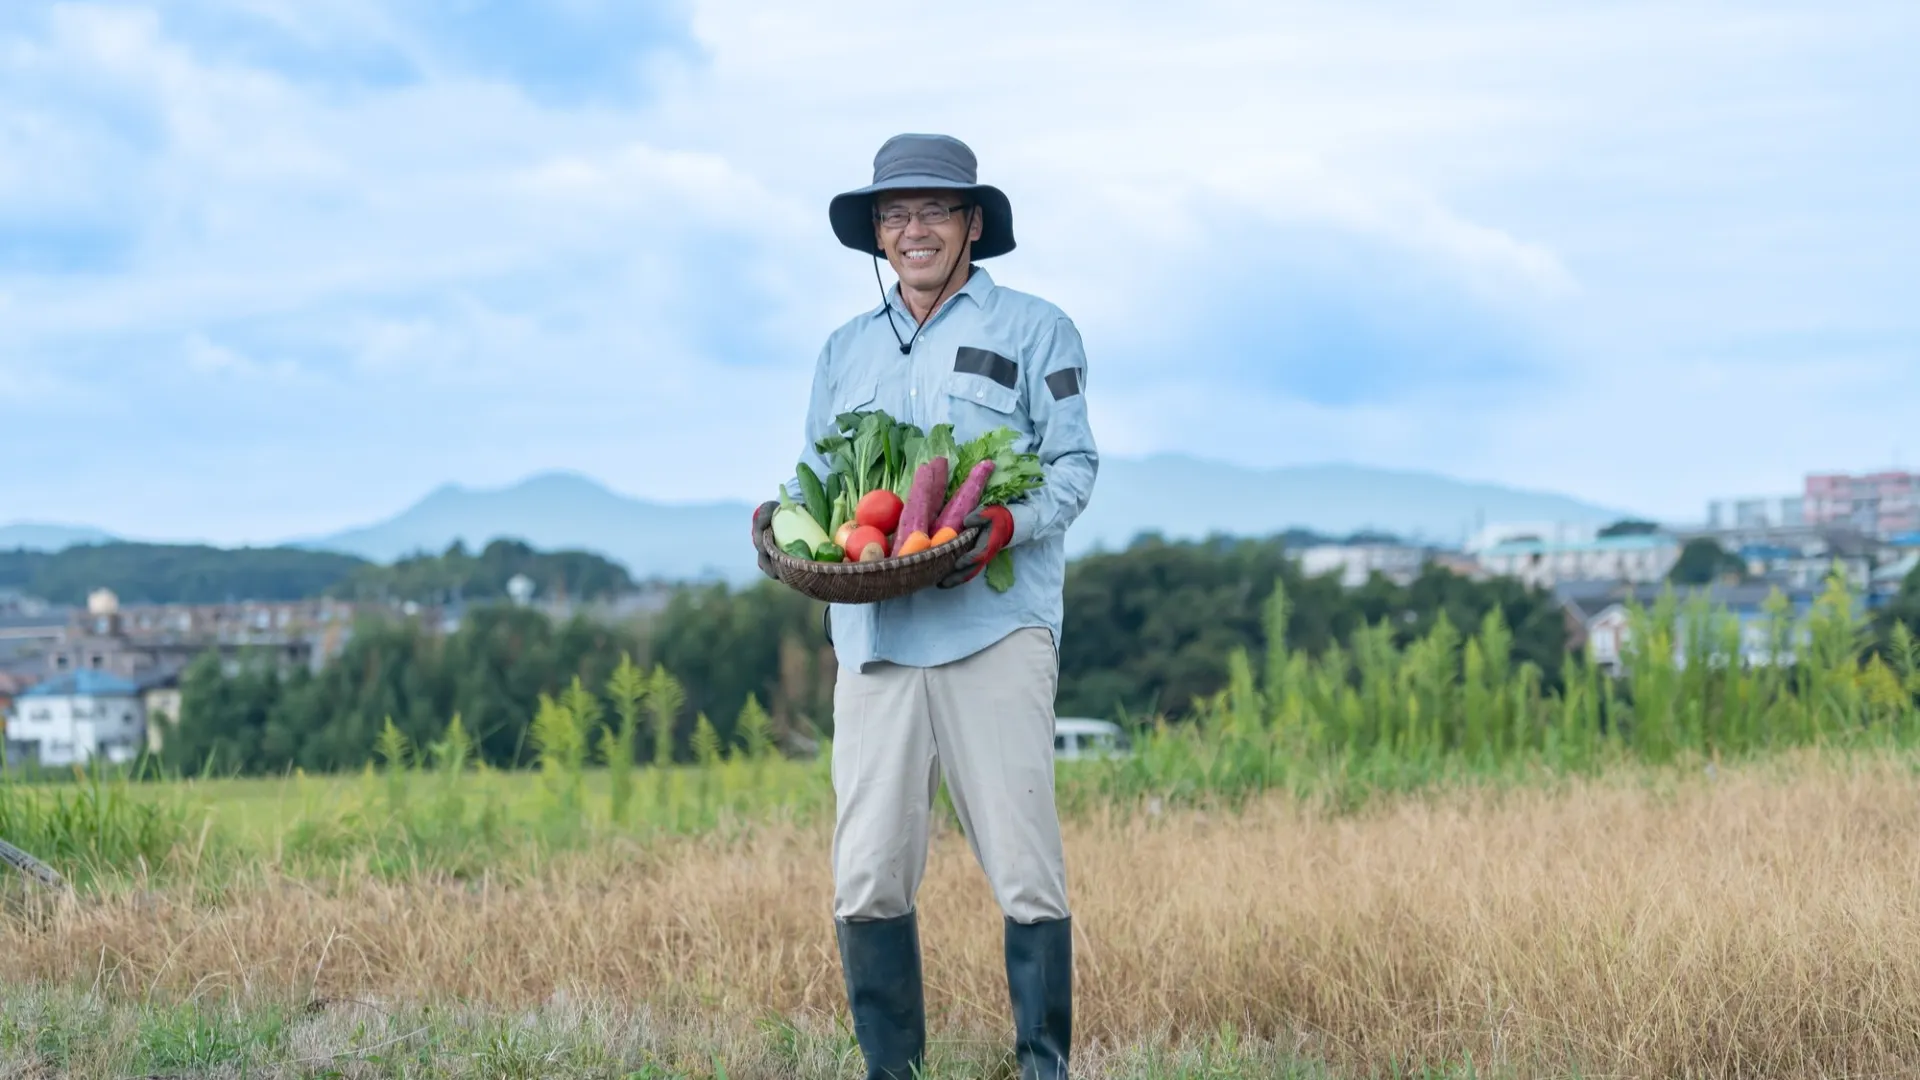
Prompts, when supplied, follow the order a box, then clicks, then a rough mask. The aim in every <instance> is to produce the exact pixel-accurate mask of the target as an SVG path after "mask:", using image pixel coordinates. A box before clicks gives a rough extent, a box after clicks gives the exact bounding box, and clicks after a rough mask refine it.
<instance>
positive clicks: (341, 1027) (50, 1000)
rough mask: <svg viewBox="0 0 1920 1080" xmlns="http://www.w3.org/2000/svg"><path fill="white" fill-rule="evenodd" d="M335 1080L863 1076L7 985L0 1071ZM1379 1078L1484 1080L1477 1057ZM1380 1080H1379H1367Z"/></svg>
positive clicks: (1089, 1057) (702, 1042)
mask: <svg viewBox="0 0 1920 1080" xmlns="http://www.w3.org/2000/svg"><path fill="white" fill-rule="evenodd" d="M1006 1041H1007V1036H1004V1035H1003V1034H1002V1033H998V1032H974V1033H966V1034H961V1035H953V1034H948V1033H944V1032H942V1031H941V1030H939V1028H938V1027H937V1026H936V1029H935V1032H934V1036H933V1038H932V1039H931V1042H930V1045H929V1048H928V1071H927V1080H1010V1078H1012V1077H1013V1076H1014V1075H1015V1074H1014V1072H1013V1068H1012V1062H1011V1055H1010V1054H1009V1052H1008V1051H1007V1048H1006V1047H1005V1046H1004V1045H1003V1043H1004V1042H1006ZM1076 1054H1077V1055H1078V1056H1077V1057H1076V1063H1075V1068H1076V1075H1089V1076H1102V1077H1111V1078H1114V1080H1243V1078H1244V1080H1253V1078H1256V1077H1257V1078H1269V1077H1271V1078H1285V1080H1343V1078H1344V1077H1346V1076H1349V1075H1352V1074H1343V1073H1339V1072H1336V1071H1334V1070H1332V1069H1330V1068H1329V1067H1327V1066H1326V1065H1325V1064H1323V1063H1322V1062H1320V1061H1318V1060H1316V1059H1315V1058H1313V1057H1312V1056H1310V1055H1307V1054H1304V1053H1301V1052H1298V1051H1295V1050H1293V1049H1291V1048H1289V1047H1287V1046H1285V1045H1283V1044H1281V1043H1278V1042H1273V1041H1268V1040H1262V1039H1256V1038H1251V1037H1248V1036H1245V1035H1242V1034H1241V1033H1239V1032H1237V1031H1235V1030H1234V1029H1232V1028H1230V1027H1229V1028H1223V1029H1221V1030H1220V1031H1218V1032H1215V1033H1213V1034H1211V1035H1209V1036H1206V1037H1202V1038H1192V1039H1186V1040H1180V1041H1159V1042H1152V1043H1141V1044H1138V1045H1130V1046H1121V1047H1078V1048H1076ZM54 1075H57V1076H63V1077H73V1078H75V1080H93V1078H100V1080H105V1078H115V1080H118V1078H123V1077H152V1076H165V1077H200V1076H223V1077H259V1078H262V1080H265V1078H278V1077H340V1078H347V1077H353V1078H376V1077H377V1078H394V1080H401V1078H407V1080H414V1078H449V1080H451V1078H466V1077H487V1078H491V1080H541V1078H549V1077H551V1078H572V1077H581V1078H586V1077H596V1078H598V1077H607V1078H621V1080H639V1078H646V1080H721V1078H724V1080H774V1078H779V1080H843V1078H855V1077H859V1076H861V1075H862V1073H861V1070H860V1058H859V1052H858V1048H857V1047H856V1045H855V1044H854V1041H853V1039H852V1036H851V1034H850V1033H849V1032H848V1031H847V1030H846V1029H845V1027H844V1026H843V1025H839V1024H834V1023H832V1022H829V1021H825V1020H815V1019H807V1018H789V1017H768V1018H766V1019H764V1020H763V1021H762V1022H760V1023H759V1024H758V1025H756V1026H754V1027H753V1028H750V1029H744V1030H719V1029H715V1028H711V1027H704V1026H702V1025H701V1022H699V1021H696V1020H663V1019H662V1018H660V1017H659V1016H657V1015H655V1014H652V1013H650V1012H649V1011H647V1010H646V1009H644V1008H640V1009H633V1010H621V1009H613V1008H607V1007H600V1006H574V1005H568V1004H565V1003H561V1004H557V1005H555V1006H553V1007H551V1008H547V1009H543V1010H540V1011H539V1012H535V1013H511V1012H488V1011H483V1010H477V1009H467V1008H430V1007H424V1006H388V1005H384V1004H382V1003H378V1002H353V1001H325V1002H301V1003H297V1004H290V1003H285V1002H267V1003H255V1004H252V1005H249V1006H244V1007H242V1006H238V1005H235V1004H233V1003H215V1002H197V1003H181V1004H168V1005H156V1004H152V1003H144V1002H139V1001H113V1000H105V999H102V998H100V997H98V996H95V995H92V994H88V993H85V992H82V991H77V990H62V991H50V990H40V989H24V988H19V987H9V986H0V1076H9V1077H12V1076H54ZM1374 1075H1375V1076H1377V1077H1378V1078H1379V1080H1400V1078H1405V1080H1415V1078H1418V1080H1478V1078H1481V1077H1490V1076H1497V1075H1504V1074H1500V1073H1488V1072H1483V1071H1480V1070H1476V1069H1475V1068H1474V1067H1473V1066H1472V1065H1471V1064H1470V1063H1465V1062H1462V1063H1453V1064H1441V1065H1422V1066H1417V1067H1411V1068H1408V1069H1404V1070H1390V1071H1387V1072H1382V1073H1378V1074H1374ZM1369 1080H1372V1078H1369Z"/></svg>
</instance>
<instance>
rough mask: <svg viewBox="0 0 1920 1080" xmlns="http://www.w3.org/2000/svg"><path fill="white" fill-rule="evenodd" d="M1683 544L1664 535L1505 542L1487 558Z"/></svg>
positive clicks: (1630, 549)
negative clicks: (1491, 556) (1492, 556)
mask: <svg viewBox="0 0 1920 1080" xmlns="http://www.w3.org/2000/svg"><path fill="white" fill-rule="evenodd" d="M1679 543H1680V542H1679V541H1678V540H1675V539H1674V538H1673V537H1671V536H1667V535H1664V534H1661V533H1651V534H1648V533H1639V534H1635V535H1632V536H1602V537H1598V538H1596V539H1592V540H1569V541H1564V542H1562V541H1555V540H1525V539H1516V540H1502V541H1501V542H1500V543H1498V544H1495V545H1493V546H1492V547H1490V548H1488V549H1487V550H1486V551H1485V552H1484V554H1487V555H1553V554H1558V553H1560V552H1579V551H1657V550H1660V549H1661V548H1671V547H1678V546H1679Z"/></svg>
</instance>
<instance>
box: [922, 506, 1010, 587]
mask: <svg viewBox="0 0 1920 1080" xmlns="http://www.w3.org/2000/svg"><path fill="white" fill-rule="evenodd" d="M972 528H977V529H979V530H980V535H979V536H978V537H976V538H975V539H974V541H973V546H972V547H970V548H968V549H967V550H965V551H963V552H961V553H960V559H959V561H957V562H955V563H954V564H953V572H952V573H950V574H948V575H947V576H946V577H944V578H942V579H940V587H941V588H943V589H951V588H953V587H954V586H956V585H965V584H966V583H967V582H969V581H972V580H973V579H974V578H975V577H976V576H977V575H978V574H979V573H980V571H982V570H984V569H986V567H987V564H988V563H990V562H992V561H993V557H994V556H995V555H998V554H1000V552H1001V549H1003V548H1005V547H1006V546H1007V545H1008V544H1011V543H1013V514H1012V513H1010V512H1009V511H1008V510H1007V508H1006V507H1004V506H986V507H981V508H980V509H977V510H975V511H974V512H973V513H971V514H968V515H967V520H966V521H965V522H963V523H962V524H961V529H962V530H963V531H964V530H966V529H972Z"/></svg>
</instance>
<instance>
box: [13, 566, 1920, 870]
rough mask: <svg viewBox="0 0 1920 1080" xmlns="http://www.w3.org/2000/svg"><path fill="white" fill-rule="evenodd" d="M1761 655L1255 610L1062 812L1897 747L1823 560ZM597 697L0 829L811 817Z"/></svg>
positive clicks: (639, 695)
mask: <svg viewBox="0 0 1920 1080" xmlns="http://www.w3.org/2000/svg"><path fill="white" fill-rule="evenodd" d="M1772 611H1773V614H1772V619H1771V621H1770V623H1769V624H1768V625H1767V626H1766V628H1765V629H1766V636H1767V652H1768V657H1769V661H1770V662H1767V663H1762V664H1759V665H1754V666H1747V665H1743V664H1740V663H1728V662H1726V658H1727V657H1728V656H1731V655H1738V650H1737V647H1738V645H1739V640H1738V627H1737V626H1736V625H1735V624H1734V623H1733V622H1732V621H1731V620H1730V619H1729V617H1728V616H1726V614H1725V613H1724V612H1719V611H1715V610H1713V609H1710V608H1708V607H1705V606H1703V604H1700V603H1695V604H1690V605H1688V606H1685V607H1683V606H1681V605H1680V604H1679V603H1678V601H1676V600H1675V599H1674V598H1673V597H1672V596H1671V595H1669V596H1667V597H1664V598H1662V600H1661V601H1660V602H1659V603H1658V604H1656V605H1655V606H1654V607H1653V608H1651V609H1649V610H1639V609H1635V610H1634V611H1633V612H1632V634H1631V640H1630V642H1629V646H1628V648H1627V649H1626V654H1625V671H1624V672H1623V673H1622V674H1620V675H1619V676H1618V677H1617V678H1616V677H1612V676H1608V675H1603V674H1602V673H1600V672H1598V671H1596V670H1595V669H1593V668H1592V667H1591V666H1590V665H1588V664H1586V663H1584V662H1583V661H1582V660H1580V659H1579V658H1574V659H1572V660H1571V661H1570V662H1569V664H1568V665H1567V667H1566V674H1565V677H1564V685H1562V686H1558V687H1548V686H1545V685H1544V683H1543V677H1542V675H1541V673H1540V671H1539V670H1538V669H1537V668H1534V667H1533V666H1532V665H1530V664H1527V663H1516V662H1514V660H1513V655H1512V635H1511V634H1510V633H1509V632H1508V630H1507V628H1506V627H1505V625H1504V624H1503V623H1502V622H1501V621H1500V615H1499V609H1497V608H1496V609H1494V610H1493V611H1492V612H1490V613H1489V614H1488V616H1487V619H1486V622H1485V623H1484V624H1483V625H1482V626H1480V627H1479V628H1477V630H1475V632H1473V633H1472V634H1465V633H1462V632H1461V631H1459V630H1456V629H1455V628H1454V627H1452V626H1451V625H1450V624H1448V623H1447V621H1446V620H1445V619H1444V618H1443V619H1442V620H1441V621H1440V622H1439V624H1438V625H1437V626H1435V628H1434V629H1433V630H1432V631H1431V632H1430V633H1429V634H1427V635H1426V636H1425V637H1424V638H1422V639H1420V640H1418V641H1415V642H1412V643H1411V644H1410V645H1408V646H1406V647H1404V648H1401V647H1396V645H1395V643H1394V642H1395V639H1394V636H1393V632H1392V629H1391V627H1390V626H1388V625H1387V624H1386V623H1384V622H1383V623H1381V624H1379V625H1376V626H1373V627H1370V628H1367V629H1365V630H1363V631H1361V632H1360V633H1358V634H1356V635H1355V636H1354V638H1353V639H1352V640H1351V642H1350V644H1349V646H1348V647H1345V648H1342V647H1338V646H1336V647H1334V648H1332V649H1329V650H1328V651H1327V652H1326V653H1324V654H1322V655H1320V656H1316V657H1309V656H1306V655H1303V654H1299V653H1294V652H1290V651H1289V650H1287V649H1286V647H1285V645H1284V641H1285V635H1284V634H1282V633H1280V632H1278V630H1279V628H1280V627H1283V626H1285V625H1286V624H1287V620H1288V618H1289V608H1288V600H1287V597H1286V594H1285V593H1284V592H1283V591H1280V590H1278V589H1276V591H1275V593H1274V595H1273V598H1272V600H1271V601H1270V603H1269V607H1268V610H1267V613H1266V617H1267V620H1268V623H1269V633H1268V640H1269V641H1271V642H1274V643H1275V644H1274V646H1273V648H1272V650H1271V651H1270V652H1269V653H1268V654H1267V655H1265V656H1264V657H1261V658H1259V663H1258V665H1257V666H1256V664H1255V659H1254V658H1253V657H1250V656H1249V655H1247V654H1246V653H1244V652H1239V653H1236V654H1234V655H1233V657H1232V659H1231V664H1230V678H1229V681H1228V685H1227V686H1226V687H1225V688H1224V689H1223V690H1221V691H1220V692H1219V693H1218V694H1215V695H1213V696H1212V697H1210V698H1208V699H1206V700H1203V701H1199V702H1196V703H1195V704H1196V706H1197V708H1196V713H1197V719H1196V720H1193V721H1191V722H1186V723H1181V724H1178V725H1170V724H1167V723H1164V722H1155V723H1153V724H1150V725H1148V726H1146V727H1145V728H1144V729H1142V730H1141V731H1140V732H1139V734H1138V737H1137V743H1136V753H1134V754H1133V755H1132V756H1131V757H1130V758H1128V759H1126V760H1123V761H1114V762H1101V763H1076V764H1073V765H1065V764H1063V765H1062V767H1061V769H1060V772H1059V785H1058V790H1059V799H1060V805H1061V809H1062V812H1063V813H1064V814H1068V815H1073V814H1083V813H1104V812H1113V811H1116V810H1117V811H1119V812H1122V813H1128V812H1133V811H1135V810H1138V809H1141V808H1146V809H1152V808H1155V807H1160V806H1166V805H1205V806H1221V807H1226V808H1231V807H1233V806H1235V805H1238V804H1241V803H1244V802H1245V801H1247V800H1248V799H1251V798H1255V797H1259V796H1264V795H1267V794H1269V793H1284V794H1286V795H1289V796H1291V797H1293V798H1296V799H1299V800H1301V801H1303V802H1306V803H1310V804H1317V805H1320V806H1323V807H1324V808H1326V809H1327V810H1329V811H1330V812H1336V813H1338V812H1348V811H1352V810H1355V809H1357V808H1359V807H1362V806H1364V805H1366V804H1367V803H1368V802H1369V801H1370V800H1373V799H1375V798H1378V797H1380V796H1381V795H1383V794H1384V795H1393V794H1404V793H1409V792H1419V791H1427V790H1433V789H1438V788H1448V787H1456V786H1464V785H1472V786H1481V787H1485V786H1494V787H1500V786H1508V785H1529V786H1538V785H1543V784H1545V785H1551V784H1555V783H1559V782H1562V781H1563V780H1564V779H1566V778H1568V777H1575V776H1586V775H1593V774H1595V773H1598V772H1600V771H1601V770H1604V769H1608V768H1612V767H1616V766H1620V765H1623V764H1634V765H1652V766H1655V767H1661V766H1666V765H1671V764H1676V763H1677V764H1680V765H1682V766H1691V765H1693V764H1697V763H1702V762H1710V761H1716V760H1730V759H1738V758H1752V757H1756V756H1761V755H1765V754H1768V753H1770V752H1773V751H1776V750H1780V749H1785V748H1793V747H1809V746H1813V747H1821V748H1825V749H1835V748H1838V749H1849V748H1860V749H1871V750H1880V751H1884V750H1887V749H1901V750H1906V749H1912V748H1914V747H1915V746H1920V709H1917V708H1916V706H1915V700H1916V695H1920V642H1916V641H1915V639H1914V638H1913V636H1912V635H1911V634H1909V633H1907V631H1906V629H1905V628H1904V627H1897V628H1896V630H1895V632H1894V634H1893V636H1892V639H1891V642H1890V647H1889V648H1887V649H1885V650H1883V651H1884V653H1885V655H1884V656H1882V655H1880V654H1879V653H1869V652H1868V650H1867V648H1866V646H1867V643H1868V637H1867V633H1866V627H1865V626H1864V625H1863V624H1862V622H1861V620H1860V617H1859V612H1858V609H1857V605H1856V604H1855V603H1854V599H1853V597H1851V596H1850V595H1849V594H1848V593H1847V590H1846V587H1845V584H1844V581H1843V580H1842V579H1841V578H1840V577H1838V576H1837V575H1836V576H1835V577H1834V578H1833V580H1832V581H1831V582H1830V583H1829V587H1828V589H1827V591H1826V593H1825V594H1824V595H1823V596H1822V597H1821V598H1820V600H1819V601H1818V603H1816V604H1815V605H1814V608H1813V610H1812V612H1811V614H1810V615H1809V616H1808V617H1807V618H1805V619H1803V620H1800V621H1798V622H1796V621H1794V620H1792V619H1790V618H1789V617H1788V612H1787V609H1786V606H1785V603H1784V601H1783V600H1780V599H1778V598H1776V602H1775V604H1774V606H1773V609H1772ZM604 690H605V691H606V697H605V698H604V699H603V698H602V697H600V696H599V695H597V694H596V693H594V692H592V691H591V690H590V689H589V688H587V687H585V686H582V685H581V684H580V683H579V682H578V681H577V680H576V681H575V682H574V683H573V685H571V686H569V687H568V688H567V689H566V691H565V692H563V693H561V694H559V695H557V696H543V697H542V698H541V700H540V702H539V708H538V711H537V714H536V719H535V721H534V725H533V729H532V731H531V732H530V736H531V739H530V741H531V744H532V745H533V746H534V748H535V749H536V751H537V761H538V765H537V768H535V769H533V770H528V771H521V772H501V771H498V770H494V769H489V768H486V767H484V766H482V765H480V764H478V763H477V762H476V761H475V760H474V755H473V747H472V743H471V740H470V739H469V737H468V736H467V733H466V731H465V728H464V727H463V725H462V723H461V719H460V717H458V716H455V717H453V718H451V720H450V721H449V722H448V724H447V726H446V728H445V730H444V732H443V734H442V736H441V737H440V738H438V739H435V740H433V741H432V742H431V743H429V744H427V745H425V746H413V745H410V744H409V743H408V741H407V739H406V738H405V737H404V736H402V735H401V734H400V732H399V731H398V730H397V729H396V728H395V727H394V726H393V725H392V724H391V723H389V724H388V725H387V726H386V728H385V730H383V731H382V732H381V734H380V737H379V739H378V742H377V745H376V746H375V747H372V748H370V750H371V751H372V752H373V757H374V759H375V760H373V761H369V763H368V764H367V766H366V767H365V769H364V770H363V771H362V772H360V773H358V774H353V775H347V776H340V775H334V776H324V777H320V776H306V775H301V774H294V775H290V776H285V777H278V778H270V779H205V780H173V781H168V782H128V781H127V779H126V778H125V777H124V776H109V775H106V774H105V773H104V772H101V771H96V772H93V773H90V774H83V775H82V776H80V778H79V782H78V783H27V782H22V781H20V780H16V779H6V780H0V837H5V838H7V839H9V840H11V841H13V842H14V843H16V844H18V845H20V846H22V847H24V848H26V849H27V850H28V851H31V852H34V853H35V854H37V855H39V856H40V857H41V858H43V859H45V860H46V861H48V862H49V863H51V864H53V865H54V866H55V867H56V868H58V869H59V870H61V871H62V872H63V873H64V874H66V875H68V876H69V877H70V878H71V879H73V880H75V881H76V882H79V883H83V884H84V883H93V882H98V881H102V880H105V881H108V882H112V881H125V880H131V879H137V878H140V877H145V876H149V875H158V876H166V875H170V874H174V875H177V874H191V875H193V876H195V877H196V878H197V879H199V880H203V881H213V882H217V881H219V880H221V879H222V877H223V875H224V874H225V872H226V870H227V869H228V868H231V867H235V866H243V865H257V864H259V863H260V862H262V861H263V860H264V861H270V862H272V863H273V864H275V865H277V866H279V867H280V868H281V869H282V870H284V871H287V872H291V873H296V874H315V875H331V874H337V873H340V872H342V871H343V870H346V871H352V872H369V873H375V874H382V875H406V874H412V873H418V872H423V871H425V872H437V873H449V874H454V875H471V874H477V873H481V872H484V871H486V870H489V869H491V868H495V867H500V866H503V865H514V864H525V863H526V862H528V861H529V860H538V859H539V858H541V857H543V856H544V855H546V854H547V853H550V852H553V851H556V850H562V849H567V848H573V847H579V846H581V845H586V844H592V843H597V842H602V841H605V840H607V839H609V838H618V839H620V840H622V841H637V842H640V843H645V842H647V841H648V840H649V839H650V838H653V837H658V836H663V835H674V834H689V833H692V834H699V833H705V832H709V831H713V830H723V831H724V830H728V829H740V828H749V827H751V826H752V824H753V823H754V822H758V821H764V820H767V819H769V818H774V817H785V818H789V819H794V818H797V819H803V820H804V819H812V818H820V817H824V816H830V815H831V812H832V804H833V797H832V788H831V783H830V781H829V777H828V769H827V763H828V761H829V758H830V754H831V746H830V745H829V746H828V747H826V748H825V750H826V752H825V753H823V754H822V755H821V756H820V757H819V758H818V759H816V760H814V761H807V762H796V761H787V760H783V759H781V758H780V757H779V756H778V755H777V754H776V753H775V752H774V750H773V748H772V744H771V741H770V739H769V738H768V736H767V720H766V716H765V713H764V712H763V711H762V710H761V709H760V706H759V704H758V703H757V702H756V701H754V700H752V699H749V700H748V702H747V705H746V708H745V710H744V711H743V712H742V714H741V716H740V718H739V723H738V724H737V725H735V729H736V730H737V731H739V732H741V733H742V734H741V743H740V745H736V746H732V747H727V746H722V745H720V743H719V741H718V739H717V737H716V736H715V735H714V727H713V725H712V724H711V723H709V722H708V721H707V718H706V717H705V716H700V717H697V718H696V720H695V724H694V725H693V728H694V732H695V738H694V744H695V746H694V749H695V750H696V757H697V758H698V761H699V763H698V764H696V765H690V766H668V767H647V768H640V767H639V766H637V765H636V764H635V763H634V758H635V753H636V749H637V747H638V746H639V744H640V742H641V740H642V739H650V740H651V741H652V742H653V744H654V746H655V750H654V753H655V760H668V759H670V755H669V754H668V753H667V750H668V749H669V748H670V745H671V742H670V740H671V738H672V733H673V731H674V730H675V729H676V726H677V725H679V724H680V722H681V721H682V720H683V719H684V718H683V717H682V716H681V710H682V708H683V703H684V701H685V693H684V691H683V690H682V688H681V687H680V686H679V685H678V683H676V682H675V681H674V679H673V677H672V676H671V675H669V674H668V673H667V672H666V671H664V670H662V669H660V668H658V667H656V668H655V669H654V670H653V671H652V672H650V673H643V672H641V671H640V670H639V669H638V668H636V667H635V666H633V665H632V664H631V663H630V662H628V663H624V664H623V665H622V666H621V667H620V669H619V670H617V671H616V672H615V673H614V675H613V677H612V678H611V679H610V680H609V682H608V685H607V686H606V687H605V688H604Z"/></svg>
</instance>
